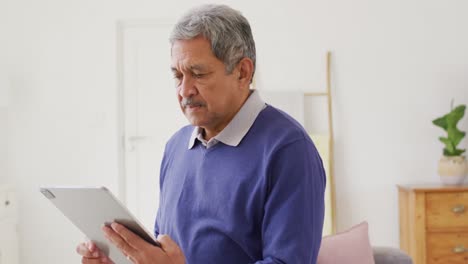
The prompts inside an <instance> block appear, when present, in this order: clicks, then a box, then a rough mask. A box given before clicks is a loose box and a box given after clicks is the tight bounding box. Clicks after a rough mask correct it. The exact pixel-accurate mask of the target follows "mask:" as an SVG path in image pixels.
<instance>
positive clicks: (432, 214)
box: [426, 192, 468, 230]
mask: <svg viewBox="0 0 468 264" xmlns="http://www.w3.org/2000/svg"><path fill="white" fill-rule="evenodd" d="M426 223H427V227H428V229H429V230H431V229H443V228H468V192H452V193H445V192H439V193H427V194H426Z"/></svg>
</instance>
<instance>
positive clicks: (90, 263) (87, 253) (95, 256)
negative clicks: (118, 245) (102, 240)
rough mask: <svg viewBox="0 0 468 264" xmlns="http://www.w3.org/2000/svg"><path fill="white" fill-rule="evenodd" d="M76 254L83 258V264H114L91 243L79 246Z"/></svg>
mask: <svg viewBox="0 0 468 264" xmlns="http://www.w3.org/2000/svg"><path fill="white" fill-rule="evenodd" d="M76 252H78V254H80V255H81V256H82V258H81V263H83V264H98V263H108V264H113V263H114V262H113V261H112V260H110V259H109V258H108V257H107V256H106V255H104V253H102V251H101V250H99V248H98V247H96V245H95V244H94V243H93V242H91V241H88V242H86V243H81V244H79V245H78V246H77V247H76Z"/></svg>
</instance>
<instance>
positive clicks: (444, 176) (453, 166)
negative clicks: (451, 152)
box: [438, 156, 468, 185]
mask: <svg viewBox="0 0 468 264" xmlns="http://www.w3.org/2000/svg"><path fill="white" fill-rule="evenodd" d="M467 166H468V165H467V162H466V159H465V157H464V156H453V157H448V156H442V158H441V159H440V161H439V169H438V172H439V176H440V180H441V181H442V183H443V184H445V185H460V184H463V181H464V180H465V177H466V174H467Z"/></svg>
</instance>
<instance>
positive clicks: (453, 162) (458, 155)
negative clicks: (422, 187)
mask: <svg viewBox="0 0 468 264" xmlns="http://www.w3.org/2000/svg"><path fill="white" fill-rule="evenodd" d="M465 109H466V105H459V106H457V107H455V108H453V107H452V110H451V111H450V113H448V114H446V115H444V116H443V117H439V118H437V119H435V120H433V121H432V123H433V124H434V125H436V126H438V127H441V128H442V129H444V130H445V131H446V132H447V137H439V140H440V141H441V142H442V143H444V145H445V147H444V151H443V156H442V158H441V159H440V161H439V168H438V172H439V175H440V177H441V181H442V183H444V184H447V185H458V184H462V183H463V181H464V180H465V176H466V171H467V162H466V158H465V156H463V155H462V154H463V153H464V152H465V149H459V148H457V146H458V144H459V143H460V142H461V141H462V139H463V138H464V137H465V134H466V133H465V132H463V131H460V130H459V129H458V128H457V124H458V122H459V121H460V120H461V119H462V118H463V116H464V115H465Z"/></svg>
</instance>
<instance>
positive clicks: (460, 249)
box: [453, 245, 468, 254]
mask: <svg viewBox="0 0 468 264" xmlns="http://www.w3.org/2000/svg"><path fill="white" fill-rule="evenodd" d="M465 252H468V248H465V247H464V246H462V245H458V246H456V247H454V248H453V253H457V254H460V253H465Z"/></svg>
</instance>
